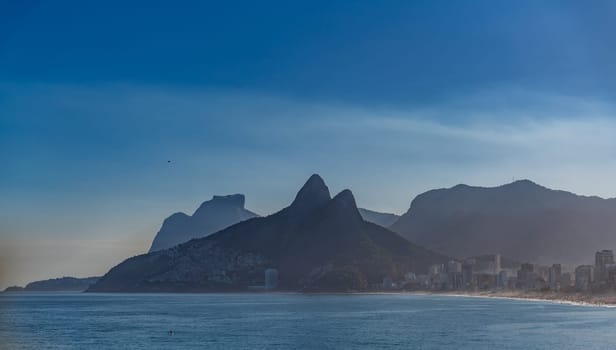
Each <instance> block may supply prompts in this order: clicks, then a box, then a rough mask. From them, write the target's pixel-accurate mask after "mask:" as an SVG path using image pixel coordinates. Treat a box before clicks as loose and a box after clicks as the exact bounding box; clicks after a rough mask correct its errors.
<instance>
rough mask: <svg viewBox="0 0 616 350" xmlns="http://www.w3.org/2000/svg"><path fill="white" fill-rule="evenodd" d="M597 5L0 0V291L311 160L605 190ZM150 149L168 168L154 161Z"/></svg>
mask: <svg viewBox="0 0 616 350" xmlns="http://www.w3.org/2000/svg"><path fill="white" fill-rule="evenodd" d="M615 16H616V2H613V1H593V2H581V1H532V0H520V1H499V0H497V1H492V0H490V1H487V0H486V1H464V2H462V1H459V2H454V1H439V0H436V1H379V2H373V1H305V2H303V1H297V2H290V1H258V2H255V1H225V2H213V1H212V2H210V1H173V2H169V1H115V0H109V1H104V2H103V1H99V2H94V1H91V2H84V1H64V0H58V1H30V0H7V1H2V2H0V162H2V164H3V165H2V171H0V288H4V287H6V286H9V285H14V284H18V285H24V284H25V283H27V282H29V281H32V280H37V279H45V278H51V277H60V276H65V275H71V276H91V275H100V274H103V273H105V272H106V271H107V270H108V269H109V268H110V267H112V266H114V265H115V264H117V263H119V262H121V261H122V260H123V259H125V258H127V257H130V256H132V255H136V254H140V253H143V252H145V251H147V249H148V247H149V245H150V242H151V240H152V239H153V237H154V234H155V233H156V231H157V230H158V228H159V227H160V225H161V223H162V220H163V219H164V218H165V217H167V216H168V215H170V214H172V213H174V212H177V211H184V212H187V213H192V212H193V211H194V210H195V209H196V208H197V207H198V205H199V204H200V203H201V202H202V201H205V200H208V199H210V198H211V197H212V196H213V195H215V194H230V193H243V194H245V195H246V205H247V207H248V208H249V209H250V210H253V211H255V212H257V213H259V214H262V215H266V214H270V213H273V212H275V211H277V210H278V209H280V208H282V207H284V206H286V205H287V204H288V203H290V202H291V200H292V199H293V197H294V195H295V193H296V191H297V190H298V189H299V187H300V186H301V185H302V184H303V182H304V181H305V180H306V179H307V178H308V177H309V176H310V174H312V173H319V174H321V175H322V176H323V177H324V179H325V181H326V182H327V183H328V185H329V187H330V190H331V191H332V192H333V193H336V192H338V191H341V190H342V189H345V188H350V189H351V190H352V191H353V193H354V194H355V197H356V200H357V202H358V204H359V205H360V206H362V207H366V208H369V209H373V210H379V211H386V212H394V213H397V214H401V213H404V212H405V211H406V210H407V209H408V207H409V204H410V202H411V200H412V199H413V198H414V197H415V196H416V195H418V194H420V193H422V192H424V191H427V190H430V189H433V188H441V187H451V186H454V185H456V184H458V183H466V184H470V185H481V186H497V185H500V184H504V183H508V182H511V181H512V180H515V179H523V178H525V179H531V180H533V181H535V182H537V183H540V184H542V185H544V186H547V187H550V188H557V189H564V190H569V191H572V192H575V193H578V194H583V195H598V196H602V197H605V198H608V197H610V198H611V197H616V185H614V182H613V179H614V178H616V138H615V137H614V135H615V134H616V118H615V117H616V114H615V113H614V112H615V109H616V79H613V77H614V76H616V42H615V39H614V35H613V34H614V33H616V21H614V20H613V18H614V17H615ZM169 161H171V162H169Z"/></svg>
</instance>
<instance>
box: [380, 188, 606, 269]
mask: <svg viewBox="0 0 616 350" xmlns="http://www.w3.org/2000/svg"><path fill="white" fill-rule="evenodd" d="M391 229H392V230H394V231H396V232H398V233H400V234H401V235H403V236H404V237H406V238H408V239H409V240H411V241H413V242H417V243H418V244H421V245H423V246H425V247H428V248H431V249H435V250H437V251H439V252H443V253H445V254H448V255H451V256H455V257H466V256H475V255H482V254H491V253H501V254H502V255H503V256H506V257H509V258H511V259H514V260H517V261H532V262H536V263H543V264H551V263H555V262H557V263H563V264H567V265H576V264H581V263H590V262H591V261H592V259H593V256H594V253H595V251H597V250H600V249H604V248H608V249H614V248H616V200H614V199H601V198H597V197H582V196H577V195H575V194H572V193H569V192H564V191H555V190H550V189H548V188H545V187H542V186H539V185H537V184H535V183H533V182H531V181H528V180H524V181H517V182H514V183H511V184H508V185H504V186H499V187H493V188H484V187H472V186H466V185H458V186H455V187H453V188H449V189H440V190H433V191H429V192H426V193H424V194H421V195H419V196H417V198H415V199H414V200H413V202H412V203H411V207H410V209H409V210H408V212H407V213H405V214H404V215H402V217H400V219H399V220H398V221H397V222H396V223H395V224H393V225H392V226H391Z"/></svg>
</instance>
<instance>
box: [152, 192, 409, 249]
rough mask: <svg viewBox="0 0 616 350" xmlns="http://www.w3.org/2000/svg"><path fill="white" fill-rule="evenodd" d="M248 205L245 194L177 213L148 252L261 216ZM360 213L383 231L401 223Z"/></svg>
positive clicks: (368, 212)
mask: <svg viewBox="0 0 616 350" xmlns="http://www.w3.org/2000/svg"><path fill="white" fill-rule="evenodd" d="M245 201H246V199H245V197H244V195H243V194H233V195H227V196H214V197H213V198H212V199H211V200H209V201H206V202H203V203H202V204H201V205H200V206H199V208H197V210H196V211H195V212H194V214H193V215H187V214H185V213H182V212H178V213H175V214H173V215H171V216H169V217H168V218H166V219H165V220H164V221H163V224H162V226H161V228H160V230H159V231H158V233H156V236H155V237H154V240H153V241H152V244H151V246H150V250H149V252H154V251H157V250H161V249H167V248H171V247H173V246H176V245H178V244H180V243H184V242H188V241H190V240H191V239H194V238H201V237H206V236H208V235H210V234H212V233H215V232H218V231H220V230H222V229H224V228H227V227H229V226H231V225H235V224H237V223H238V222H242V221H244V220H248V219H251V218H254V217H257V216H259V215H257V214H255V213H254V212H252V211H250V210H248V209H246V208H245V207H244V205H245ZM359 213H360V214H361V216H362V217H363V218H364V220H366V221H369V222H373V223H375V224H377V225H381V226H383V227H388V226H390V225H391V224H393V223H394V222H395V221H396V220H397V219H398V215H395V214H389V213H379V212H376V211H372V210H368V209H362V208H359Z"/></svg>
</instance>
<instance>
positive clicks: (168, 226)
mask: <svg viewBox="0 0 616 350" xmlns="http://www.w3.org/2000/svg"><path fill="white" fill-rule="evenodd" d="M244 202H245V198H244V195H242V194H234V195H230V196H214V197H213V198H212V199H211V200H209V201H207V202H203V203H202V204H201V206H199V208H198V209H197V210H196V211H195V213H194V214H193V215H192V216H190V215H186V214H184V213H175V214H173V215H171V216H170V217H168V218H167V219H165V221H164V222H163V225H162V227H161V228H160V230H159V231H158V233H157V234H156V237H155V238H154V241H153V242H152V246H151V248H150V252H154V251H157V250H161V249H166V248H171V247H173V246H175V245H178V244H180V243H184V242H187V241H189V240H191V239H194V238H201V237H205V236H207V235H209V234H212V233H214V232H217V231H220V230H222V229H224V228H226V227H229V226H231V225H234V224H237V223H238V222H241V221H244V220H247V219H250V218H253V217H256V216H258V215H257V214H255V213H253V212H251V211H250V210H246V209H245V208H244Z"/></svg>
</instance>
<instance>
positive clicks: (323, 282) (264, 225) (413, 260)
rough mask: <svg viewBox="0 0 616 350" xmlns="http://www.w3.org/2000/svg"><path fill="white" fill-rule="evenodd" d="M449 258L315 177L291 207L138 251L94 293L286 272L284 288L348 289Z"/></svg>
mask: <svg viewBox="0 0 616 350" xmlns="http://www.w3.org/2000/svg"><path fill="white" fill-rule="evenodd" d="M446 260H447V258H446V257H445V256H443V255H440V254H437V253H434V252H432V251H429V250H426V249H424V248H422V247H419V246H417V245H414V244H412V243H410V242H408V241H407V240H405V239H404V238H402V237H400V236H399V235H397V234H396V233H393V232H391V231H389V230H387V229H385V228H383V227H381V226H378V225H376V224H373V223H369V222H366V221H364V220H363V219H362V217H361V215H360V214H359V212H358V210H357V206H356V204H355V199H354V197H353V194H352V193H351V191H349V190H344V191H342V192H340V193H339V194H338V195H336V196H335V197H334V198H333V199H332V198H331V197H330V194H329V189H328V188H327V186H326V185H325V183H324V182H323V180H322V179H321V177H319V176H318V175H313V176H311V177H310V179H309V180H308V181H307V182H306V184H305V185H304V186H303V187H302V188H301V190H300V191H299V192H298V193H297V196H296V197H295V200H294V201H293V203H291V205H290V206H289V207H287V208H284V209H282V210H281V211H279V212H277V213H275V214H272V215H270V216H267V217H262V218H253V219H249V220H246V221H243V222H240V223H238V224H235V225H233V226H231V227H228V228H226V229H224V230H222V231H220V232H217V233H215V234H212V235H210V236H208V237H205V238H200V239H195V240H191V241H189V242H187V243H184V244H181V245H179V246H176V247H173V248H171V249H167V250H162V251H157V252H152V253H149V254H145V255H140V256H136V257H133V258H130V259H127V260H126V261H124V262H122V263H121V264H119V265H117V266H116V267H114V268H112V269H111V270H110V271H109V272H108V273H107V274H106V275H105V276H103V277H102V278H101V279H100V280H99V282H98V283H96V284H95V285H93V286H92V287H91V288H90V289H89V291H92V292H123V291H126V292H134V291H142V292H163V291H226V290H246V289H248V288H249V287H250V286H254V285H263V284H264V271H265V269H267V268H275V269H277V270H278V272H279V287H280V289H282V290H296V291H297V290H304V291H348V290H365V289H367V288H369V286H370V285H374V284H378V285H380V284H381V283H382V281H383V278H384V277H386V276H390V277H392V278H398V277H401V276H402V274H404V273H406V272H418V273H425V272H426V271H427V269H428V266H429V265H430V264H433V263H443V262H445V261H446Z"/></svg>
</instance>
